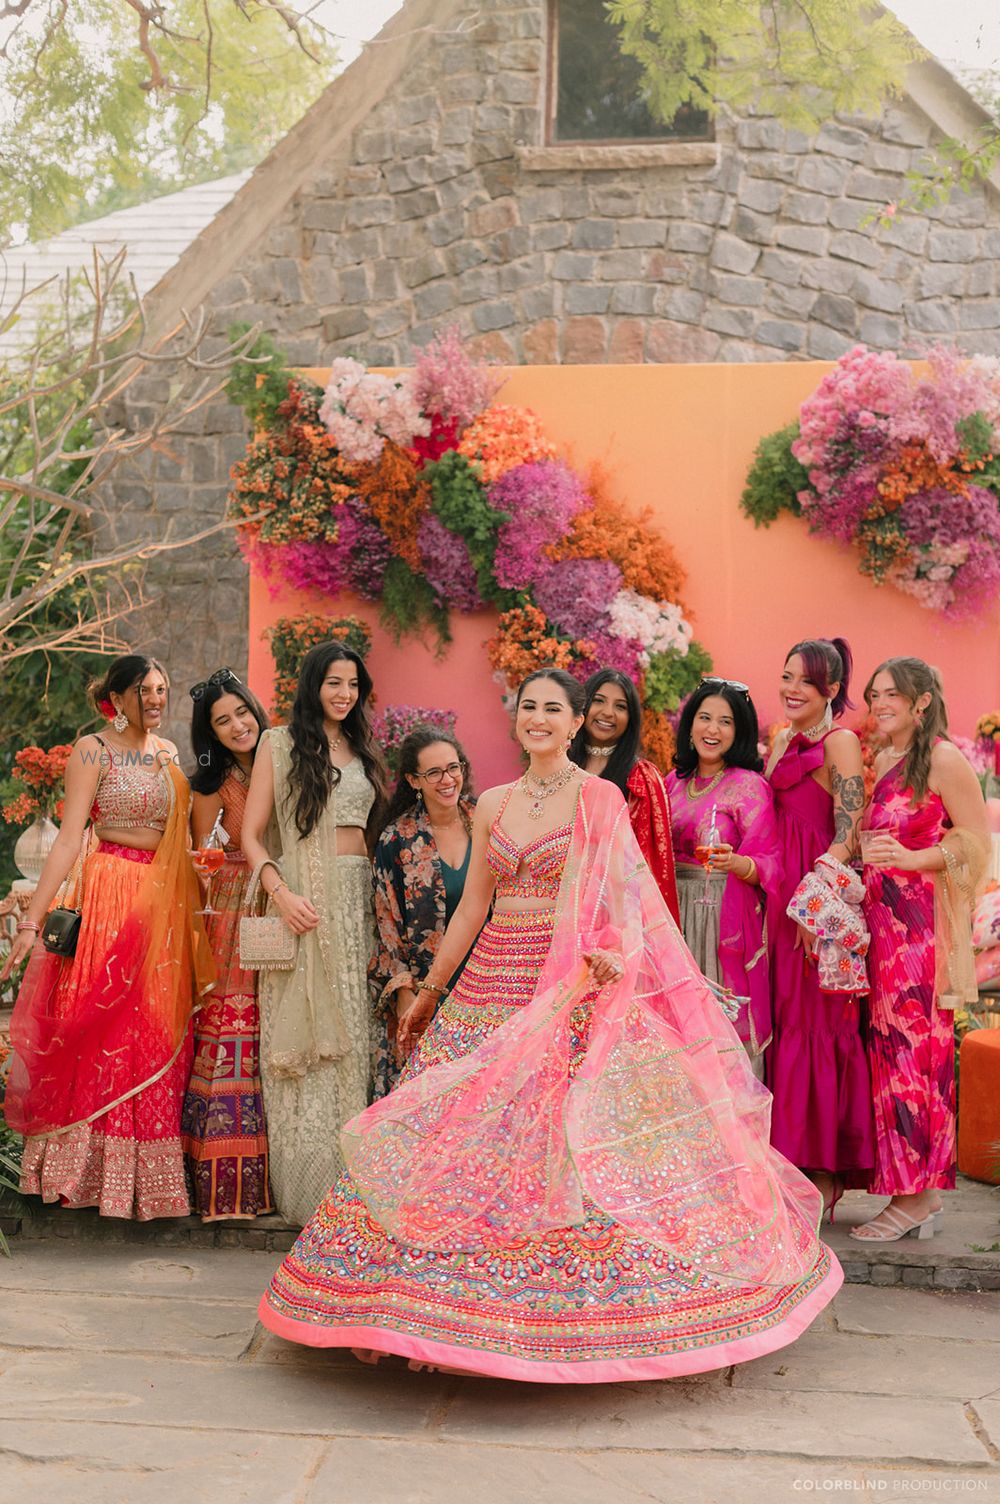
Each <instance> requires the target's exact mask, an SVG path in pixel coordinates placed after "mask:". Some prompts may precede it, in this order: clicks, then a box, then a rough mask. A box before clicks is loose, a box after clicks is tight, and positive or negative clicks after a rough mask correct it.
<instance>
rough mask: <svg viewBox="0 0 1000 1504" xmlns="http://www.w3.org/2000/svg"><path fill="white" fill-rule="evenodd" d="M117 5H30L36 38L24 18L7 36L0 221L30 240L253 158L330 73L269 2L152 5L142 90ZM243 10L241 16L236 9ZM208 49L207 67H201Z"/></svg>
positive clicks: (128, 16)
mask: <svg viewBox="0 0 1000 1504" xmlns="http://www.w3.org/2000/svg"><path fill="white" fill-rule="evenodd" d="M137 8H138V7H132V6H131V5H127V4H122V3H121V0H40V3H36V4H35V5H34V7H33V10H32V15H33V16H36V17H37V18H38V21H39V22H41V21H42V20H43V18H46V17H47V23H48V40H47V43H46V45H45V46H44V47H41V48H40V47H39V28H38V26H37V25H36V26H34V27H24V28H22V29H21V30H20V31H19V32H18V33H17V35H16V36H14V37H13V39H12V40H10V41H9V43H8V48H7V58H6V61H5V62H4V63H3V64H2V65H0V88H2V91H3V95H4V98H5V101H6V102H7V103H8V104H9V108H5V109H4V111H3V112H2V113H0V158H2V159H3V161H4V166H5V171H4V173H3V174H2V175H0V224H3V225H5V226H23V227H24V229H25V230H26V232H27V234H28V236H29V238H30V239H32V240H38V239H41V238H43V237H45V236H48V235H54V234H58V233H59V231H61V230H64V229H66V227H67V226H68V225H71V224H75V223H78V222H79V221H80V220H82V219H92V218H95V217H98V216H100V215H102V214H108V213H111V212H112V211H113V210H115V209H121V208H125V207H126V206H128V205H129V204H136V203H142V202H143V201H144V200H146V199H149V198H153V197H156V196H157V195H159V194H164V193H171V192H174V191H176V190H177V189H179V188H182V187H185V186H187V185H188V184H191V183H198V182H205V181H208V180H209V179H212V178H217V177H222V176H224V175H226V174H227V173H232V172H238V171H240V170H242V169H243V168H246V167H251V166H253V165H254V164H255V163H256V162H259V161H260V159H261V158H262V157H263V156H265V155H266V153H267V152H268V151H269V150H270V149H271V147H272V146H274V145H276V143H277V142H278V141H279V140H280V139H281V138H282V136H284V135H285V133H286V132H287V131H288V130H289V129H290V127H291V126H292V125H294V124H295V122H296V121H297V120H298V119H299V118H300V116H301V115H302V114H303V113H304V112H305V110H306V109H308V107H309V105H311V104H312V102H313V100H314V99H315V98H316V97H317V95H318V94H319V93H320V91H321V90H322V89H323V87H324V86H325V85H326V83H327V82H328V81H329V79H330V76H331V74H332V71H333V65H334V62H335V54H334V52H333V51H332V49H331V48H330V47H329V46H328V45H327V44H326V43H324V42H323V41H322V40H320V39H319V38H318V37H317V36H316V34H315V33H314V34H313V37H311V39H310V46H311V50H312V51H313V53H314V55H315V57H316V59H317V61H313V60H312V59H311V58H310V57H308V56H307V55H306V54H305V53H304V52H303V50H302V49H301V47H300V46H299V45H298V43H297V41H296V39H295V37H294V36H292V35H291V33H290V32H289V30H288V28H287V26H286V24H285V22H284V21H283V20H282V18H281V15H280V14H279V8H278V7H274V8H271V7H268V6H256V7H254V6H250V5H245V6H244V7H242V8H241V6H240V5H238V4H235V3H234V0H163V3H162V4H161V5H157V6H155V7H153V8H152V9H153V10H155V11H156V12H158V13H159V15H160V16H161V17H162V19H163V21H164V22H165V23H166V25H167V26H168V27H169V28H170V30H171V31H172V32H173V33H174V36H173V37H167V36H163V35H162V34H160V33H157V32H156V31H155V30H154V31H152V32H151V34H150V39H151V42H152V45H153V47H154V49H155V52H156V54H157V57H158V59H159V61H160V64H161V65H162V69H163V73H164V75H165V85H164V87H163V88H160V89H151V88H149V86H148V84H149V74H150V64H149V60H148V58H147V57H146V56H145V55H144V54H143V53H142V52H141V51H140V49H139V46H138V43H137V38H136V27H137V24H138V22H137V17H136V9H137ZM244 12H248V13H244ZM209 55H210V62H209Z"/></svg>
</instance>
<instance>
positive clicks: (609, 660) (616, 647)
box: [569, 631, 643, 684]
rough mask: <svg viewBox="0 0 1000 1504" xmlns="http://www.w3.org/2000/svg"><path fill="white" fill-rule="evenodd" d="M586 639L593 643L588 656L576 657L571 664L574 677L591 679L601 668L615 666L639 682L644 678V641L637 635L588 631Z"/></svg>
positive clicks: (570, 668) (570, 667)
mask: <svg viewBox="0 0 1000 1504" xmlns="http://www.w3.org/2000/svg"><path fill="white" fill-rule="evenodd" d="M586 640H587V641H588V642H589V643H590V644H591V653H590V655H589V656H588V657H583V658H576V659H574V661H573V662H572V663H571V664H570V666H569V671H570V673H571V674H572V675H573V676H574V678H576V679H579V680H581V681H583V680H586V679H589V678H590V676H591V674H594V673H596V672H597V670H598V669H599V668H615V669H618V670H619V672H621V673H623V674H628V676H629V678H630V679H634V680H635V682H636V683H637V684H638V683H640V682H641V680H642V665H641V663H640V661H639V655H640V654H641V653H642V650H643V649H642V643H641V642H640V641H639V639H638V638H637V637H612V636H611V633H610V632H601V631H597V632H588V633H587V634H586Z"/></svg>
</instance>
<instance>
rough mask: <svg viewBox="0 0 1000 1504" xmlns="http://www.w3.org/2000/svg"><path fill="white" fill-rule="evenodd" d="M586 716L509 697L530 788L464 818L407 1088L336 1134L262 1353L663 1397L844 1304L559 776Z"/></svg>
mask: <svg viewBox="0 0 1000 1504" xmlns="http://www.w3.org/2000/svg"><path fill="white" fill-rule="evenodd" d="M580 708H581V707H580V686H579V685H578V684H577V683H576V681H575V680H573V679H571V678H570V677H569V676H568V675H565V674H563V673H561V672H559V671H557V670H543V671H540V672H539V673H538V674H536V675H532V676H530V677H529V678H528V679H527V680H525V682H524V683H523V684H522V686H521V689H520V691H519V695H518V706H517V734H518V738H519V740H520V742H521V745H522V747H524V749H525V750H526V751H527V752H528V754H529V758H530V762H529V767H528V770H527V772H526V773H525V775H524V777H523V778H521V779H519V780H518V781H517V782H516V783H514V784H512V785H510V786H508V787H507V788H502V789H493V790H490V791H489V792H488V793H486V794H484V795H483V796H482V798H481V800H480V802H479V806H478V808H477V811H476V817H475V826H474V833H473V852H472V858H471V862H470V872H469V878H468V880H467V884H466V889H465V895H464V897H463V899H462V903H461V905H460V906H459V909H458V910H457V912H456V914H455V916H454V918H453V920H452V922H451V925H450V926H449V929H448V932H447V934H446V937H445V940H444V942H443V943H442V946H441V948H440V950H439V952H438V955H437V958H436V962H435V966H434V967H433V968H432V976H431V977H429V978H427V979H426V982H425V985H424V987H423V989H422V990H421V991H420V992H419V993H418V996H417V1001H416V1002H415V1004H414V1005H413V1006H412V1008H411V1009H410V1010H409V1011H408V1012H407V1013H405V1014H404V1015H403V1017H402V1018H401V1020H400V1026H399V1038H400V1042H401V1045H402V1046H403V1047H404V1048H406V1047H408V1046H409V1045H412V1043H413V1042H414V1041H415V1040H417V1039H419V1043H418V1044H417V1047H416V1050H415V1053H414V1054H413V1056H412V1058H411V1060H410V1063H409V1067H408V1069H407V1072H406V1073H405V1074H404V1076H403V1079H402V1082H401V1084H400V1085H399V1087H397V1089H396V1090H395V1091H394V1092H392V1093H391V1094H390V1095H389V1096H388V1097H386V1098H384V1099H383V1100H382V1101H380V1102H377V1103H375V1104H374V1105H373V1106H372V1107H370V1108H368V1109H367V1111H365V1112H363V1113H362V1114H361V1115H360V1116H359V1117H357V1118H355V1119H354V1120H353V1121H352V1122H351V1123H349V1124H348V1125H347V1127H346V1129H345V1131H344V1148H345V1158H346V1162H347V1165H348V1169H347V1172H346V1173H345V1174H344V1175H343V1176H342V1177H341V1179H340V1180H339V1181H338V1183H337V1184H336V1186H335V1187H334V1188H333V1190H332V1191H331V1193H330V1195H329V1196H328V1197H327V1199H326V1200H325V1201H324V1202H323V1203H322V1204H321V1205H320V1207H319V1209H318V1210H317V1212H316V1213H315V1215H314V1216H313V1218H312V1220H311V1221H310V1222H309V1223H308V1225H307V1226H306V1227H305V1229H304V1230H303V1232H302V1235H301V1236H300V1238H299V1240H298V1242H297V1243H296V1245H295V1247H294V1248H293V1250H292V1251H291V1253H290V1254H289V1255H288V1257H287V1258H286V1259H285V1261H284V1263H283V1264H282V1266H281V1268H280V1269H279V1270H278V1272H277V1273H276V1275H275V1277H274V1279H273V1280H272V1282H271V1286H270V1288H269V1290H268V1291H267V1292H266V1294H265V1295H264V1297H263V1299H262V1301H261V1305H260V1316H261V1320H262V1321H263V1322H264V1324H265V1326H267V1327H269V1328H270V1329H271V1330H272V1331H274V1332H276V1333H277V1334H278V1335H280V1336H283V1337H286V1338H288V1339H290V1340H292V1341H296V1342H301V1343H305V1344H308V1345H311V1346H317V1347H351V1348H354V1349H355V1350H356V1351H358V1352H359V1356H360V1355H362V1354H367V1355H368V1356H373V1355H382V1354H385V1353H396V1354H400V1355H402V1356H404V1357H407V1358H409V1359H410V1360H411V1365H421V1364H431V1365H436V1366H446V1367H450V1368H454V1369H461V1370H463V1371H466V1372H471V1373H478V1374H489V1375H495V1376H499V1377H504V1378H511V1379H520V1380H527V1381H534V1382H549V1383H567V1382H569V1383H600V1382H607V1381H609V1380H633V1379H644V1378H666V1377H671V1376H676V1375H681V1374H689V1373H696V1372H701V1371H704V1370H707V1369H713V1368H718V1367H722V1366H724V1365H727V1364H730V1363H735V1362H741V1361H744V1360H746V1359H748V1358H754V1357H759V1356H761V1355H762V1354H765V1353H768V1352H771V1351H773V1350H774V1349H776V1348H779V1347H782V1346H784V1345H785V1344H787V1343H789V1342H791V1341H793V1340H794V1339H795V1338H796V1337H797V1336H798V1335H799V1334H800V1333H801V1332H802V1331H803V1330H804V1329H805V1327H806V1326H808V1324H809V1323H810V1322H811V1321H812V1320H813V1319H814V1317H815V1316H816V1315H817V1313H818V1312H819V1311H820V1310H821V1309H822V1308H823V1306H825V1305H826V1304H827V1302H828V1301H829V1300H830V1299H832V1297H833V1295H834V1294H835V1293H836V1291H837V1289H838V1288H839V1285H840V1281H841V1277H842V1276H841V1271H840V1268H839V1265H838V1264H837V1262H836V1259H835V1258H834V1257H833V1255H832V1254H831V1253H829V1251H828V1250H827V1249H825V1248H824V1247H823V1245H822V1244H821V1243H819V1241H818V1239H817V1233H816V1229H817V1227H818V1224H819V1218H820V1212H821V1201H820V1197H819V1193H818V1192H817V1191H816V1190H815V1188H814V1187H813V1186H812V1185H811V1184H810V1183H809V1182H808V1181H807V1180H806V1179H805V1178H804V1177H803V1176H802V1175H800V1173H799V1172H798V1171H797V1170H796V1169H794V1168H793V1167H792V1166H791V1165H790V1164H788V1162H787V1161H786V1160H784V1159H782V1157H781V1156H780V1155H779V1154H777V1153H776V1152H775V1151H774V1150H772V1149H771V1148H770V1146H769V1141H768V1128H769V1116H770V1097H769V1095H768V1093H767V1092H766V1090H765V1089H764V1088H763V1087H762V1086H761V1085H760V1084H759V1083H758V1082H757V1081H755V1079H754V1078H753V1075H752V1073H751V1071H750V1068H749V1065H748V1063H747V1059H746V1056H745V1054H744V1051H743V1049H742V1047H741V1045H740V1043H739V1040H738V1039H737V1037H736V1034H735V1032H734V1031H733V1029H732V1027H731V1025H730V1024H729V1023H728V1022H727V1020H726V1018H725V1016H724V1013H723V1011H722V1009H721V1007H720V1006H719V1004H718V1002H717V1001H716V999H715V997H714V996H713V994H712V992H711V991H710V989H709V987H708V984H707V983H706V982H705V980H704V978H703V977H702V976H701V974H700V973H699V972H697V970H696V969H695V967H694V963H693V961H692V959H691V956H690V953H689V952H688V951H687V949H686V947H685V946H684V943H683V941H682V940H681V938H680V935H679V933H678V931H677V929H676V926H675V925H674V923H673V921H672V919H671V918H670V916H669V914H668V912H667V909H666V906H665V904H664V902H663V899H662V897H661V895H660V892H659V889H658V888H657V886H656V884H655V882H654V880H653V878H652V875H651V874H650V872H649V869H648V867H647V866H646V864H645V862H644V861H643V859H642V856H641V853H640V851H639V848H638V845H637V844H636V841H635V837H634V836H633V834H632V831H631V828H630V825H629V819H628V811H627V807H626V805H625V802H624V800H623V798H622V796H621V794H620V792H619V791H618V789H617V788H615V787H614V786H613V785H612V784H609V783H608V782H607V781H606V780H601V779H597V778H589V777H587V776H586V775H585V774H582V773H580V772H579V771H578V770H577V769H576V768H575V767H574V766H573V765H572V764H570V762H569V761H568V759H567V757H566V750H565V749H566V746H567V744H568V741H569V739H570V737H571V736H572V735H573V734H574V732H575V731H576V729H577V728H578V726H579V724H580ZM491 899H493V900H494V908H493V913H492V917H491V918H490V920H489V922H488V923H487V924H486V926H485V928H484V929H483V932H482V935H481V936H480V938H479V941H478V942H477V944H476V946H475V948H474V950H473V953H472V955H471V957H470V958H469V960H468V962H467V963H466V967H465V970H464V972H463V973H462V977H461V980H460V982H459V983H458V985H457V987H456V988H455V991H454V992H453V993H452V994H451V996H450V997H448V998H447V999H446V1000H445V1002H444V1003H443V1005H442V1006H441V1007H440V1008H439V1009H438V1011H437V1013H436V1016H434V1020H433V1024H431V1026H430V1027H429V1028H427V1024H428V1021H429V1019H430V1017H431V1015H432V1014H433V1013H434V1003H435V1001H436V997H435V994H436V992H437V991H438V989H437V987H436V986H434V985H432V980H433V977H434V976H439V977H447V976H449V975H450V974H451V970H452V969H454V968H453V967H452V957H453V955H459V954H460V953H461V954H464V953H465V949H466V946H467V944H468V943H469V941H470V940H471V937H472V935H474V933H475V929H474V928H473V926H475V928H478V926H479V924H480V923H481V922H482V919H483V918H484V917H485V913H486V910H487V909H488V906H489V903H490V900H491ZM424 1029H426V1031H427V1032H426V1033H425V1034H423V1031H424ZM421 1034H423V1037H422V1038H421V1037H420V1036H421Z"/></svg>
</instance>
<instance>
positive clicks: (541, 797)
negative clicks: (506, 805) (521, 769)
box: [518, 762, 580, 820]
mask: <svg viewBox="0 0 1000 1504" xmlns="http://www.w3.org/2000/svg"><path fill="white" fill-rule="evenodd" d="M579 771H580V770H579V768H578V767H577V765H576V763H575V762H568V763H567V764H566V766H565V767H564V768H560V769H559V770H558V772H556V773H550V774H549V776H548V777H547V778H539V777H538V775H537V774H536V773H531V772H525V773H524V774H523V775H522V777H521V778H520V780H519V781H518V787H519V788H520V789H521V791H522V792H523V793H525V794H527V796H528V798H529V799H530V800H532V803H531V805H530V806H529V808H528V819H529V820H540V819H541V818H542V816H543V815H544V813H545V801H546V799H551V798H552V795H553V794H558V792H559V790H560V789H564V788H565V787H566V785H567V784H568V783H569V781H570V779H571V778H573V777H575V775H576V774H577V773H578V772H579ZM532 783H534V785H535V787H534V788H532V786H531V785H532Z"/></svg>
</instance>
